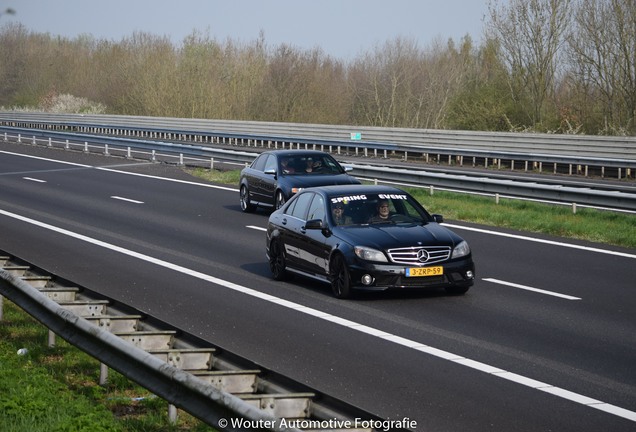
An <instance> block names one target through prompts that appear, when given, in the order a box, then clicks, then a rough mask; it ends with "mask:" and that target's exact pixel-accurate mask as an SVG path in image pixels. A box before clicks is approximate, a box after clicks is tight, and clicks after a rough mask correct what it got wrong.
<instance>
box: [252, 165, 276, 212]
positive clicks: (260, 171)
mask: <svg viewBox="0 0 636 432" xmlns="http://www.w3.org/2000/svg"><path fill="white" fill-rule="evenodd" d="M272 166H273V167H274V168H275V167H276V157H275V156H273V155H270V154H266V153H264V154H262V155H260V156H259V157H258V158H257V159H256V160H255V161H254V163H253V164H252V166H251V169H250V170H249V171H248V173H247V177H248V178H247V181H248V184H249V189H250V192H251V198H252V200H254V201H256V202H259V203H267V204H269V203H271V200H272V199H271V196H272V194H273V187H272V186H271V184H273V183H274V182H275V181H276V179H275V177H276V176H275V175H273V174H271V173H270V174H267V172H268V169H271V168H272ZM270 191H272V192H271V193H270Z"/></svg>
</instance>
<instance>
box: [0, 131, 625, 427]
mask: <svg viewBox="0 0 636 432" xmlns="http://www.w3.org/2000/svg"><path fill="white" fill-rule="evenodd" d="M266 223H267V213H266V212H262V211H259V212H257V213H255V214H244V213H242V212H241V210H240V207H239V200H238V191H237V190H236V188H235V187H227V186H221V185H212V184H209V183H205V182H202V181H200V180H199V179H196V178H193V177H190V176H189V175H187V174H186V173H184V172H183V171H182V170H181V169H179V168H178V167H175V166H169V165H165V164H151V163H146V162H138V161H137V162H136V161H132V160H125V159H119V158H107V157H104V156H97V155H88V154H83V153H79V152H68V151H63V150H51V149H46V148H36V147H32V146H29V145H16V144H9V143H3V142H0V249H2V250H5V251H7V252H9V253H11V254H13V255H16V256H19V257H20V258H23V259H25V260H27V261H29V262H31V263H33V264H34V265H37V266H39V267H42V268H44V269H46V270H48V271H50V272H52V273H54V274H57V275H58V276H60V277H63V278H66V279H68V280H71V281H73V282H75V283H77V284H79V285H82V286H86V287H87V288H89V289H91V290H93V291H97V292H100V293H103V294H104V295H106V296H109V297H112V298H114V299H116V300H118V301H121V302H124V303H127V304H130V305H132V306H134V307H136V308H138V309H141V310H142V311H144V312H146V313H148V314H150V315H153V316H155V317H157V318H159V319H161V320H163V321H166V322H168V323H170V324H172V325H174V326H176V327H178V328H180V329H182V330H184V331H187V332H189V333H192V334H195V335H197V336H199V337H201V338H203V339H205V340H208V341H210V342H212V343H214V344H215V345H218V346H220V347H223V348H225V349H227V350H229V351H232V352H235V353H236V354H238V355H241V356H243V357H246V358H249V359H250V360H252V361H254V362H256V363H259V364H261V365H263V366H264V367H266V368H269V369H273V370H276V371H278V372H280V373H282V374H285V375H288V376H290V377H291V378H293V379H295V380H297V381H301V382H303V383H306V384H308V385H309V386H311V387H314V388H316V389H317V390H320V391H322V392H325V393H327V394H330V395H332V396H334V397H337V398H340V399H343V400H346V401H347V402H349V403H352V404H354V405H357V406H359V407H360V408H362V409H365V410H367V411H370V412H373V413H374V414H377V415H379V416H381V417H383V418H386V419H391V420H396V421H399V420H403V419H405V418H408V419H409V420H410V421H412V422H414V424H416V425H417V426H416V428H414V430H416V431H434V432H441V431H453V432H454V431H457V430H465V431H512V430H514V431H533V432H535V431H576V432H585V431H589V432H598V431H610V430H611V431H634V430H636V250H628V249H620V248H616V247H610V246H605V245H599V244H592V243H586V242H580V241H571V240H565V239H559V238H549V237H546V236H537V235H534V234H528V233H521V232H512V231H509V230H500V229H495V228H489V227H484V226H476V225H472V224H466V223H462V222H455V221H448V222H447V223H446V226H448V227H449V228H451V229H453V230H454V231H456V232H457V233H458V234H460V235H462V236H463V237H464V238H465V239H466V240H468V242H469V244H470V245H471V247H472V250H473V256H474V259H475V262H476V267H477V280H476V283H475V286H474V287H473V288H471V290H470V291H469V292H468V293H467V294H466V295H465V296H447V295H445V294H444V293H443V292H441V291H439V292H437V291H433V292H430V291H424V292H395V293H374V294H369V295H362V296H360V297H358V298H356V299H354V300H337V299H335V298H333V297H332V296H331V293H330V289H329V287H328V286H326V285H322V284H319V283H317V282H315V281H309V280H304V279H301V278H295V279H293V280H291V281H288V282H284V283H281V282H275V281H273V280H272V279H271V276H270V273H269V269H268V266H267V262H266V259H265V233H264V228H265V227H266ZM635 226H636V223H635ZM634 229H636V228H634Z"/></svg>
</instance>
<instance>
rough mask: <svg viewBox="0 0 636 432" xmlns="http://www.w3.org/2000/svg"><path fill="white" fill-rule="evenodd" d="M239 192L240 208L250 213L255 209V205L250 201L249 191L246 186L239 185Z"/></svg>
mask: <svg viewBox="0 0 636 432" xmlns="http://www.w3.org/2000/svg"><path fill="white" fill-rule="evenodd" d="M239 193H240V200H241V210H243V212H245V213H252V212H253V211H254V210H255V209H256V206H255V205H254V204H252V202H251V201H250V193H249V190H248V189H247V186H246V185H241V191H240V192H239Z"/></svg>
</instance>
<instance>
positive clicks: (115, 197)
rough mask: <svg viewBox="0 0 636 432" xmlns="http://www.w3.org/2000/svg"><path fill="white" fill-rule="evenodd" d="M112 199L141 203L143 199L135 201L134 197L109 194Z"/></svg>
mask: <svg viewBox="0 0 636 432" xmlns="http://www.w3.org/2000/svg"><path fill="white" fill-rule="evenodd" d="M111 198H112V199H116V200H120V201H126V202H130V203H134V204H143V203H144V202H143V201H137V200H134V199H130V198H124V197H120V196H117V195H113V196H111Z"/></svg>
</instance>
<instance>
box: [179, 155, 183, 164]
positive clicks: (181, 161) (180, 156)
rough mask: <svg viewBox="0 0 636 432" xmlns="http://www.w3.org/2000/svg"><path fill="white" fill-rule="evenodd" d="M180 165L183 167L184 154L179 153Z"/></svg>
mask: <svg viewBox="0 0 636 432" xmlns="http://www.w3.org/2000/svg"><path fill="white" fill-rule="evenodd" d="M179 165H183V153H179Z"/></svg>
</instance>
